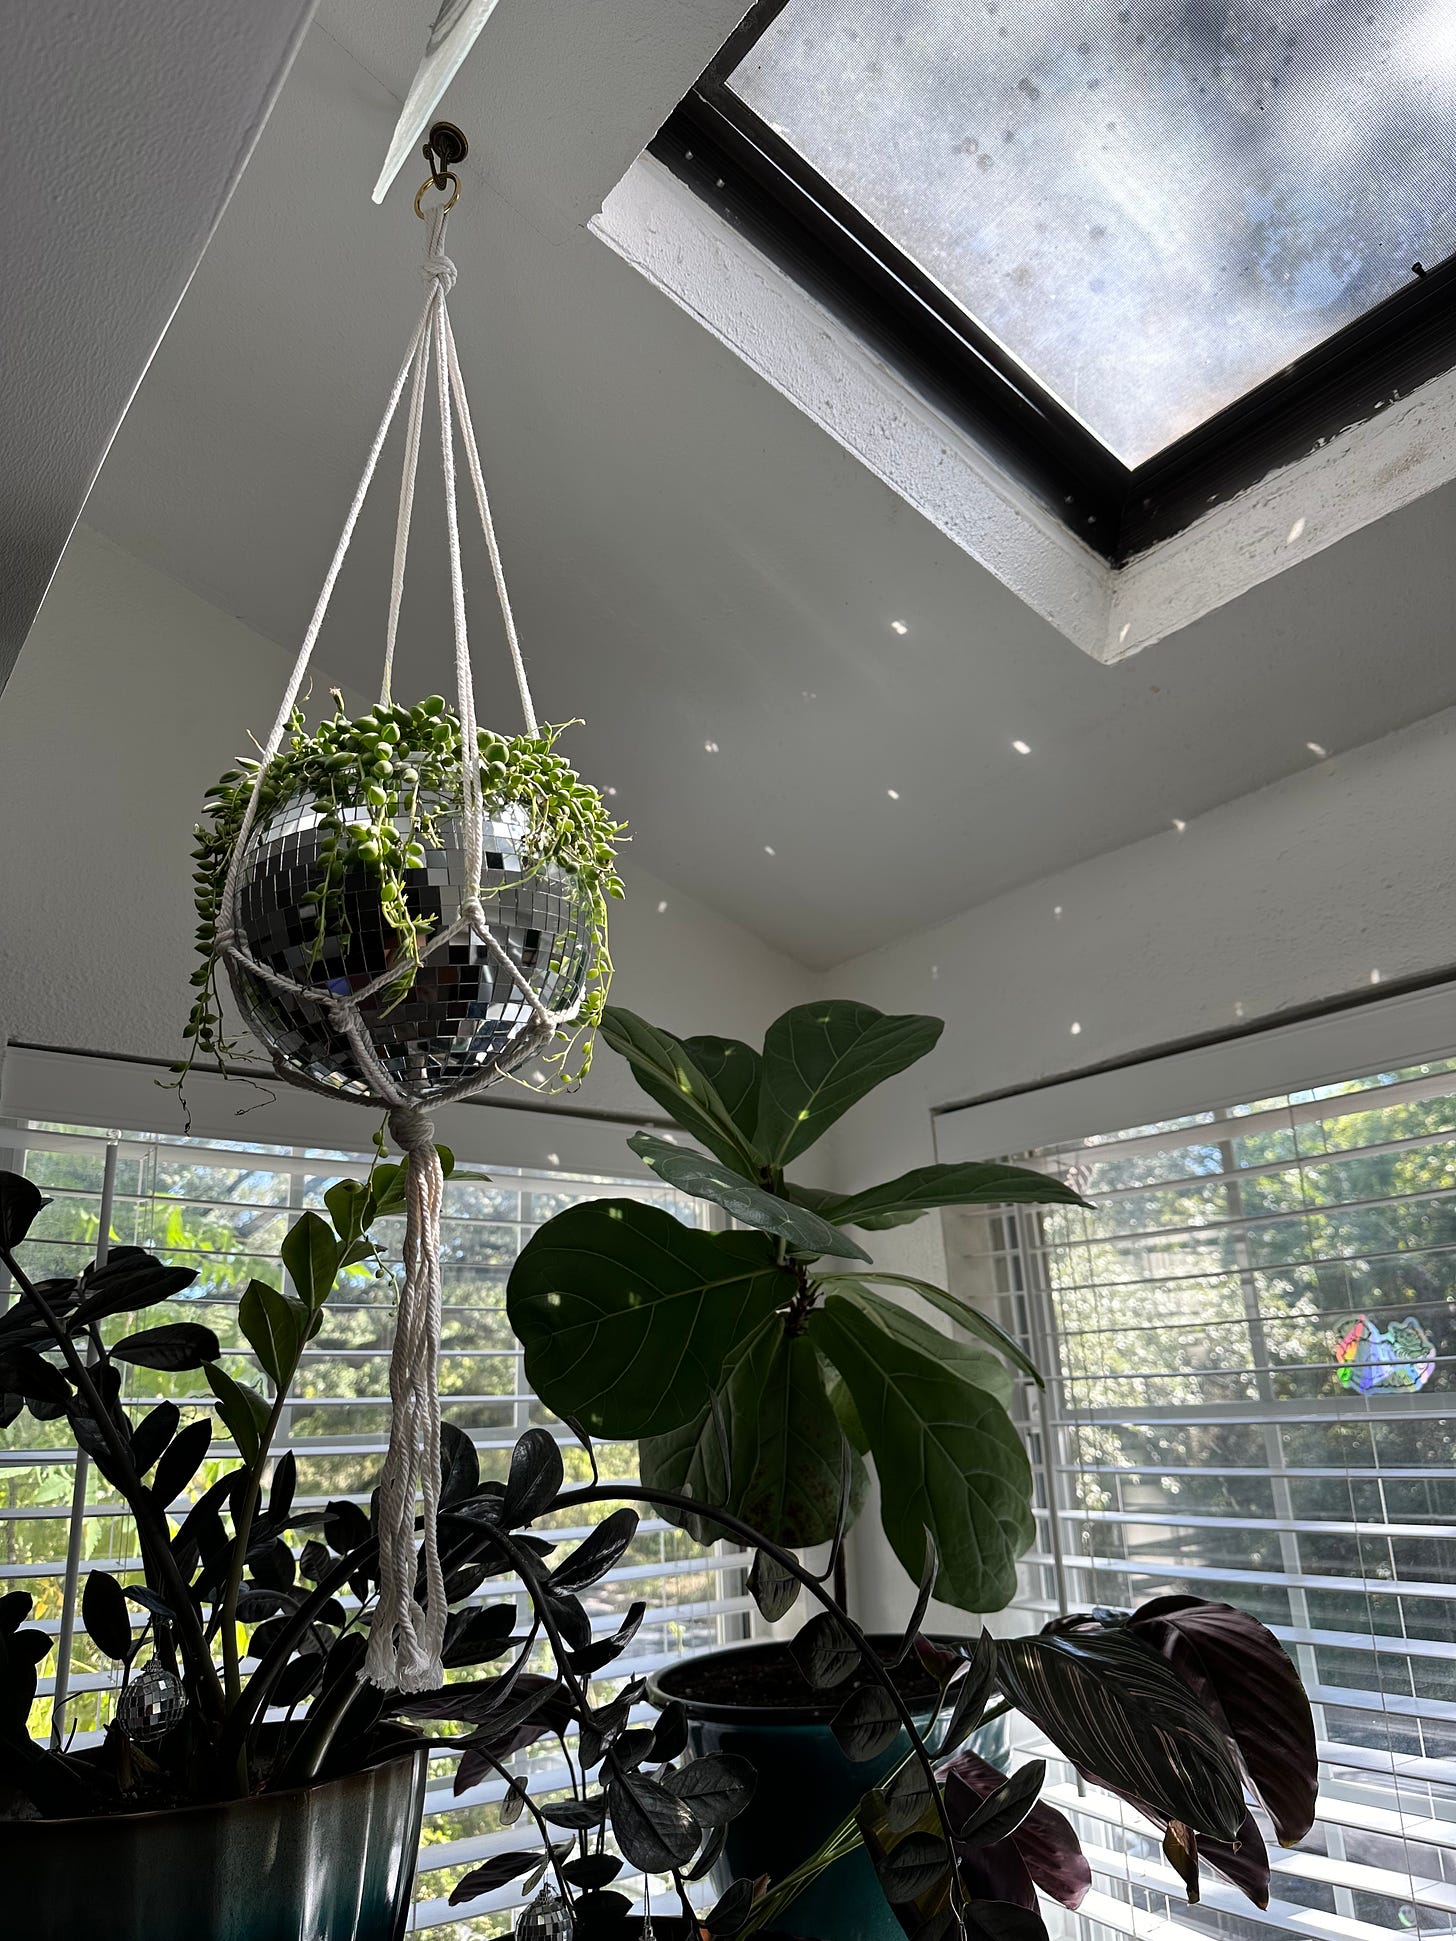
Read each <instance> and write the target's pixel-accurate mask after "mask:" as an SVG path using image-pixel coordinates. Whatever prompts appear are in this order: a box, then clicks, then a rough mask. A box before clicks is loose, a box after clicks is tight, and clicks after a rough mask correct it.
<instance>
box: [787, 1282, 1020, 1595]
mask: <svg viewBox="0 0 1456 1941" xmlns="http://www.w3.org/2000/svg"><path fill="white" fill-rule="evenodd" d="M809 1325H810V1332H811V1335H812V1338H813V1340H814V1342H815V1344H816V1345H817V1346H818V1347H819V1348H820V1349H822V1351H823V1352H824V1353H825V1354H826V1355H827V1356H828V1358H829V1359H830V1361H831V1362H833V1364H834V1366H835V1367H836V1368H837V1369H838V1370H839V1373H840V1374H841V1375H842V1376H843V1377H844V1380H845V1382H846V1384H847V1386H848V1388H849V1392H850V1394H851V1395H852V1396H853V1397H854V1404H855V1408H856V1411H857V1412H858V1415H859V1418H860V1421H861V1422H862V1423H863V1424H864V1430H865V1434H866V1435H867V1436H868V1438H869V1444H870V1449H871V1451H872V1452H873V1455H874V1459H875V1471H876V1474H877V1475H878V1477H879V1482H880V1494H881V1504H880V1514H881V1519H882V1521H883V1523H884V1527H885V1534H886V1536H888V1537H889V1539H890V1543H891V1545H892V1547H893V1549H894V1551H895V1554H896V1556H897V1557H899V1559H900V1562H901V1563H902V1564H903V1565H904V1567H905V1569H906V1570H907V1571H909V1572H910V1573H911V1575H912V1576H914V1575H916V1574H918V1572H919V1571H920V1569H921V1566H922V1564H923V1562H924V1558H925V1532H926V1531H927V1530H928V1531H929V1532H930V1533H931V1536H932V1537H933V1539H934V1541H935V1547H936V1550H937V1552H938V1553H939V1556H940V1577H939V1580H938V1586H937V1588H938V1593H939V1595H940V1597H941V1598H942V1599H943V1600H944V1601H945V1602H947V1603H951V1604H955V1605H958V1606H959V1607H960V1608H961V1609H962V1610H966V1611H999V1610H1001V1609H1002V1608H1003V1607H1004V1606H1005V1605H1006V1604H1008V1603H1009V1602H1010V1601H1011V1598H1012V1596H1013V1595H1014V1594H1015V1590H1016V1560H1017V1558H1018V1557H1019V1556H1020V1555H1021V1553H1022V1551H1023V1550H1025V1549H1026V1547H1027V1545H1028V1544H1029V1543H1030V1542H1031V1539H1032V1537H1033V1535H1034V1534H1035V1526H1034V1524H1033V1521H1032V1515H1031V1467H1030V1464H1029V1463H1028V1461H1027V1457H1026V1451H1025V1450H1024V1449H1023V1447H1022V1445H1021V1438H1020V1437H1019V1436H1018V1434H1017V1432H1016V1430H1015V1428H1014V1426H1013V1425H1012V1422H1011V1419H1010V1417H1009V1416H1008V1415H1007V1413H1006V1410H1005V1409H1004V1408H1003V1407H1002V1405H1001V1402H1000V1401H999V1399H998V1398H997V1397H996V1396H995V1395H994V1394H993V1393H990V1392H989V1391H988V1390H987V1389H986V1388H983V1387H979V1386H976V1385H973V1384H972V1383H971V1382H970V1381H968V1380H967V1379H966V1377H965V1375H964V1373H963V1372H962V1371H961V1369H960V1368H959V1367H958V1366H957V1365H956V1364H955V1362H954V1360H953V1359H952V1358H951V1355H950V1350H951V1347H952V1344H951V1343H950V1342H949V1341H947V1340H946V1339H945V1338H944V1337H937V1340H936V1345H937V1350H938V1351H941V1350H943V1351H944V1352H934V1353H932V1352H930V1351H929V1350H928V1349H927V1348H926V1347H923V1346H921V1345H919V1344H918V1343H917V1341H916V1340H915V1338H914V1336H913V1333H910V1332H907V1331H903V1330H901V1329H899V1328H897V1329H895V1330H894V1331H891V1329H890V1328H888V1327H886V1326H883V1325H881V1320H880V1317H879V1316H878V1315H877V1314H875V1313H873V1312H871V1311H869V1310H867V1309H866V1308H865V1307H863V1306H862V1305H860V1304H859V1303H857V1302H855V1301H853V1300H850V1299H848V1298H846V1297H845V1296H844V1295H842V1294H831V1295H830V1296H829V1298H828V1300H827V1301H826V1302H825V1304H824V1306H823V1307H822V1308H820V1309H816V1310H815V1312H814V1313H813V1315H812V1316H811V1317H810V1323H809ZM931 1332H932V1333H933V1332H934V1331H933V1330H932V1331H931Z"/></svg>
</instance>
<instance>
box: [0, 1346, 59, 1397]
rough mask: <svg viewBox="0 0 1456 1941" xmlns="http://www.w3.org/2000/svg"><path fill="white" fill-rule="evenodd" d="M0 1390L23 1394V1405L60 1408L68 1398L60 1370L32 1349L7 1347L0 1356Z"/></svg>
mask: <svg viewBox="0 0 1456 1941" xmlns="http://www.w3.org/2000/svg"><path fill="white" fill-rule="evenodd" d="M0 1389H5V1390H7V1391H9V1392H11V1393H14V1394H16V1395H23V1396H24V1397H25V1399H26V1401H27V1402H54V1403H55V1404H56V1405H57V1406H58V1407H60V1408H64V1407H65V1405H66V1404H67V1403H68V1402H69V1401H70V1399H71V1391H70V1388H69V1387H68V1385H67V1383H66V1378H65V1376H64V1375H62V1373H61V1371H60V1369H59V1368H55V1367H53V1366H52V1365H51V1363H50V1362H48V1361H47V1360H46V1359H45V1357H44V1356H43V1355H38V1354H37V1353H36V1352H35V1350H34V1349H33V1348H7V1349H6V1351H5V1352H4V1354H3V1355H0Z"/></svg>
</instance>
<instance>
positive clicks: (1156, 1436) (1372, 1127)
mask: <svg viewBox="0 0 1456 1941" xmlns="http://www.w3.org/2000/svg"><path fill="white" fill-rule="evenodd" d="M1028 1158H1029V1163H1031V1164H1033V1165H1036V1166H1039V1167H1041V1168H1042V1169H1043V1170H1046V1171H1049V1172H1053V1173H1056V1174H1058V1175H1060V1176H1062V1177H1063V1178H1066V1179H1069V1180H1071V1181H1073V1182H1074V1183H1075V1185H1076V1186H1077V1187H1078V1188H1079V1190H1081V1191H1082V1192H1083V1193H1084V1194H1085V1195H1086V1196H1087V1197H1088V1199H1090V1200H1091V1201H1093V1202H1094V1205H1095V1210H1094V1211H1092V1212H1090V1213H1089V1212H1082V1211H1080V1210H1078V1209H1067V1210H1065V1211H1064V1210H1060V1209H1058V1210H1055V1211H1040V1210H1035V1209H1020V1210H1016V1211H1014V1212H1007V1213H1003V1214H995V1215H976V1214H975V1213H973V1212H966V1213H958V1214H955V1215H952V1216H948V1217H947V1220H946V1236H947V1244H948V1251H949V1254H950V1256H951V1272H952V1275H953V1277H954V1282H953V1284H957V1285H959V1287H960V1288H961V1290H962V1291H963V1292H966V1293H968V1294H974V1295H975V1296H977V1297H979V1298H983V1299H989V1300H992V1301H998V1302H1000V1303H1001V1305H1002V1307H1003V1310H1004V1313H1005V1318H1007V1319H1009V1320H1010V1321H1011V1322H1012V1323H1014V1325H1016V1326H1017V1327H1018V1328H1019V1329H1020V1330H1021V1331H1022V1332H1023V1334H1024V1336H1025V1338H1026V1339H1027V1341H1028V1342H1029V1344H1030V1345H1031V1347H1032V1349H1033V1352H1034V1353H1035V1355H1036V1356H1037V1358H1038V1361H1039V1364H1040V1365H1041V1367H1042V1368H1043V1370H1044V1371H1045V1373H1046V1374H1047V1377H1048V1380H1047V1387H1046V1392H1045V1395H1044V1396H1041V1397H1038V1396H1036V1395H1034V1394H1030V1393H1029V1394H1027V1395H1025V1396H1023V1398H1022V1405H1023V1407H1024V1409H1025V1426H1026V1429H1027V1433H1028V1436H1029V1438H1030V1441H1031V1444H1032V1447H1033V1449H1034V1452H1035V1455H1036V1458H1037V1467H1038V1472H1039V1510H1038V1518H1037V1523H1038V1532H1039V1536H1038V1540H1037V1545H1036V1548H1035V1550H1034V1551H1033V1552H1032V1554H1031V1555H1030V1556H1029V1557H1028V1558H1027V1559H1026V1562H1025V1564H1024V1567H1023V1572H1022V1596H1021V1609H1022V1611H1023V1612H1024V1613H1025V1614H1026V1615H1027V1616H1028V1617H1030V1618H1032V1619H1033V1620H1034V1621H1036V1622H1038V1623H1040V1622H1042V1621H1044V1620H1045V1619H1046V1618H1047V1617H1048V1616H1050V1615H1051V1614H1052V1613H1054V1612H1056V1611H1058V1610H1061V1609H1065V1608H1087V1607H1090V1606H1092V1605H1095V1604H1108V1605H1116V1606H1124V1607H1126V1606H1128V1605H1134V1604H1137V1603H1140V1602H1142V1601H1144V1600H1145V1599H1148V1598H1151V1597H1156V1596H1160V1595H1163V1594H1165V1593H1169V1592H1178V1591H1181V1592H1188V1593H1192V1594H1194V1595H1196V1596H1200V1597H1207V1598H1216V1599H1223V1600H1227V1601H1229V1602H1231V1603H1235V1604H1239V1605H1242V1606H1243V1607H1244V1608H1246V1609H1248V1610H1250V1611H1252V1612H1253V1613H1254V1614H1255V1615H1256V1616H1258V1617H1260V1618H1261V1619H1263V1620H1264V1621H1265V1622H1266V1623H1267V1624H1269V1625H1270V1626H1271V1627H1272V1628H1273V1630H1274V1632H1275V1634H1276V1635H1277V1636H1278V1637H1279V1638H1280V1639H1282V1640H1283V1642H1284V1644H1285V1646H1286V1648H1287V1649H1288V1650H1289V1652H1290V1653H1291V1655H1292V1656H1293V1658H1294V1659H1295V1661H1296V1663H1297V1664H1298V1666H1299V1669H1300V1671H1301V1674H1302V1675H1303V1678H1304V1680H1305V1683H1306V1685H1307V1687H1308V1689H1309V1692H1310V1696H1311V1699H1312V1700H1313V1703H1314V1708H1315V1723H1316V1729H1317V1734H1318V1738H1319V1742H1320V1756H1321V1760H1322V1766H1321V1774H1320V1807H1319V1819H1318V1822H1317V1824H1316V1826H1315V1828H1314V1830H1313V1832H1312V1833H1311V1835H1310V1837H1309V1839H1308V1840H1307V1841H1306V1842H1305V1844H1304V1845H1303V1847H1301V1848H1300V1849H1299V1850H1298V1851H1296V1852H1281V1851H1280V1850H1279V1849H1278V1847H1277V1846H1275V1845H1274V1843H1273V1840H1272V1837H1271V1838H1270V1853H1271V1857H1272V1861H1273V1868H1274V1874H1273V1884H1272V1890H1271V1903H1270V1906H1269V1908H1268V1910H1267V1911H1266V1912H1264V1913H1262V1914H1261V1913H1258V1912H1257V1911H1256V1910H1255V1909H1253V1908H1252V1907H1251V1906H1250V1905H1249V1903H1248V1902H1247V1901H1245V1900H1243V1899H1242V1897H1241V1896H1239V1895H1238V1894H1237V1893H1236V1892H1235V1890H1234V1889H1233V1888H1231V1887H1228V1886H1226V1885H1225V1884H1224V1883H1223V1882H1222V1881H1221V1879H1220V1878H1219V1877H1217V1876H1215V1875H1212V1874H1211V1873H1210V1872H1209V1870H1208V1869H1207V1868H1205V1870H1204V1898H1203V1902H1202V1905H1201V1906H1198V1907H1192V1908H1190V1907H1188V1906H1187V1905H1186V1904H1185V1903H1184V1901H1183V1898H1182V1895H1181V1892H1180V1891H1179V1890H1178V1888H1177V1884H1176V1882H1175V1880H1174V1877H1173V1875H1172V1873H1171V1871H1170V1870H1169V1869H1168V1867H1167V1866H1166V1865H1165V1863H1164V1862H1163V1860H1162V1857H1161V1854H1160V1852H1159V1843H1158V1839H1157V1837H1156V1836H1155V1835H1153V1834H1151V1833H1150V1832H1148V1831H1147V1830H1146V1827H1145V1823H1144V1822H1142V1821H1141V1820H1140V1819H1139V1817H1138V1816H1137V1815H1136V1814H1135V1813H1134V1812H1133V1811H1132V1810H1131V1809H1125V1808H1123V1807H1122V1806H1120V1805H1119V1803H1118V1802H1117V1801H1115V1800H1113V1799H1111V1798H1110V1797H1108V1796H1107V1795H1104V1794H1100V1793H1098V1792H1096V1791H1094V1790H1090V1789H1084V1788H1082V1787H1080V1786H1079V1785H1078V1783H1077V1781H1076V1778H1075V1775H1074V1774H1073V1773H1072V1772H1071V1771H1070V1769H1068V1768H1067V1767H1065V1766H1060V1767H1058V1766H1056V1765H1054V1766H1053V1769H1052V1771H1053V1775H1054V1779H1053V1783H1052V1784H1051V1787H1050V1792H1049V1797H1051V1798H1052V1799H1053V1800H1054V1801H1055V1802H1056V1803H1057V1804H1059V1805H1061V1806H1062V1807H1064V1808H1065V1809H1066V1810H1068V1811H1069V1812H1071V1813H1072V1815H1073V1817H1074V1819H1075V1822H1076V1824H1077V1826H1078V1830H1079V1832H1080V1834H1081V1837H1082V1840H1083V1844H1084V1846H1085V1848H1086V1851H1087V1853H1088V1856H1089V1858H1090V1860H1091V1862H1092V1865H1093V1868H1094V1875H1095V1881H1094V1892H1093V1893H1092V1894H1091V1895H1090V1896H1089V1898H1088V1900H1087V1902H1086V1903H1085V1904H1084V1907H1083V1909H1082V1913H1081V1915H1080V1916H1079V1917H1078V1919H1079V1920H1080V1921H1081V1923H1082V1931H1083V1932H1084V1934H1092V1933H1097V1934H1099V1935H1100V1934H1103V1933H1106V1934H1125V1935H1139V1936H1145V1937H1151V1936H1157V1937H1164V1936H1168V1937H1171V1936H1175V1935H1179V1934H1187V1933H1194V1932H1197V1933H1210V1932H1212V1933H1217V1934H1221V1935H1228V1936H1233V1937H1240V1938H1242V1937H1250V1938H1251V1941H1252V1937H1262V1936H1266V1935H1270V1934H1272V1933H1274V1932H1276V1931H1282V1932H1296V1933H1299V1934H1301V1935H1306V1936H1313V1937H1318V1941H1367V1937H1368V1941H1374V1937H1376V1936H1377V1935H1389V1934H1392V1933H1417V1934H1449V1933H1451V1932H1453V1930H1456V1543H1453V1538H1456V1470H1453V1466H1452V1460H1451V1422H1450V1417H1451V1407H1452V1398H1451V1387H1452V1370H1453V1360H1452V1357H1453V1352H1456V1328H1453V1289H1456V1061H1448V1062H1441V1063H1431V1064H1423V1065H1418V1066H1411V1067H1407V1068H1406V1069H1403V1070H1399V1071H1389V1072H1382V1073H1377V1074H1373V1075H1370V1076H1367V1077H1364V1078H1359V1079H1354V1080H1349V1081H1344V1082H1341V1083H1339V1084H1336V1085H1330V1086H1326V1087H1319V1088H1316V1089H1312V1090H1308V1091H1301V1092H1296V1093H1291V1094H1287V1095H1285V1096H1282V1097H1276V1098H1264V1099H1258V1100H1253V1101H1250V1102H1249V1103H1247V1104H1244V1105H1238V1106H1234V1107H1231V1108H1229V1109H1227V1110H1224V1111H1219V1112H1203V1113H1198V1114H1195V1115H1192V1116H1189V1117H1187V1118H1180V1119H1175V1120H1170V1121H1168V1122H1165V1123H1163V1124H1158V1125H1149V1126H1141V1127H1137V1128H1134V1129H1132V1130H1125V1131H1117V1132H1110V1133H1108V1134H1106V1135H1105V1136H1097V1137H1091V1138H1085V1139H1081V1140H1079V1141H1077V1142H1076V1143H1074V1144H1070V1145H1065V1146H1056V1147H1048V1148H1044V1149H1042V1150H1040V1151H1037V1152H1033V1153H1031V1154H1030V1155H1029V1156H1028ZM1052 1757H1053V1758H1055V1754H1052ZM1129 1830H1130V1834H1129ZM1265 1830H1266V1833H1267V1832H1268V1829H1267V1826H1266V1829H1265Z"/></svg>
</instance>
